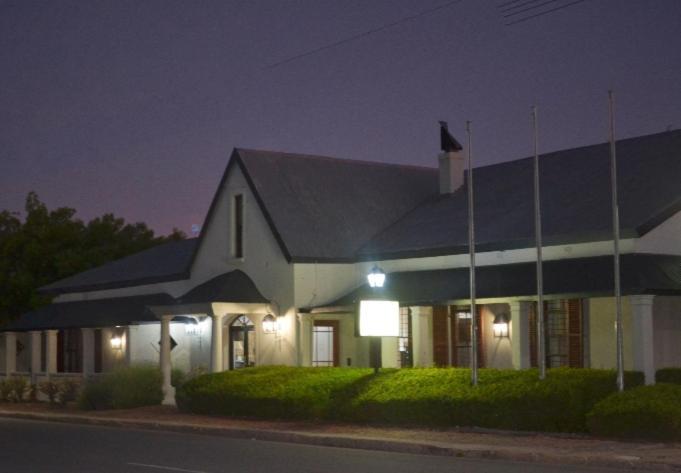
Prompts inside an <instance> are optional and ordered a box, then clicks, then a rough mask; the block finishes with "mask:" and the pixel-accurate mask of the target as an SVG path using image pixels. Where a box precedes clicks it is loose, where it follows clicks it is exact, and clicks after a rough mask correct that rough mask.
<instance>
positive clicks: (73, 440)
mask: <svg viewBox="0 0 681 473" xmlns="http://www.w3.org/2000/svg"><path fill="white" fill-rule="evenodd" d="M574 471H584V472H604V473H605V472H609V473H613V472H615V471H619V470H616V469H607V468H589V467H575V466H556V465H540V464H536V463H514V462H505V461H487V460H470V459H462V458H452V457H438V456H426V455H408V454H399V453H388V452H374V451H368V450H350V449H342V448H331V447H317V446H307V445H296V444H286V443H275V442H262V441H255V440H249V439H243V440H241V439H231V438H225V437H218V436H209V435H198V434H183V433H173V432H161V431H146V430H132V429H118V428H112V427H98V426H85V425H74V424H59V423H50V422H36V421H24V420H15V419H0V472H3V473H4V472H40V473H51V472H55V473H60V472H97V473H110V472H111V473H113V472H117V473H120V472H126V473H128V472H129V473H163V472H167V473H173V472H174V473H183V472H184V473H219V472H239V473H260V472H262V473H280V472H282V473H283V472H286V473H288V472H290V473H308V472H309V473H341V472H342V473H377V472H389V473H402V472H418V473H430V472H448V473H454V472H465V473H475V472H489V473H495V472H499V473H502V472H503V473H516V472H517V473H521V472H522V473H532V472H564V473H567V472H574Z"/></svg>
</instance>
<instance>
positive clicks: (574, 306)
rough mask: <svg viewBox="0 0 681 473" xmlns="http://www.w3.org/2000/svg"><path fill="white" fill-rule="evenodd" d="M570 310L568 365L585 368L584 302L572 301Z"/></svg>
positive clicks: (568, 302) (569, 305)
mask: <svg viewBox="0 0 681 473" xmlns="http://www.w3.org/2000/svg"><path fill="white" fill-rule="evenodd" d="M567 309H568V363H569V366H570V367H571V368H582V367H584V349H583V343H582V340H583V339H582V301H581V299H570V300H568V301H567Z"/></svg>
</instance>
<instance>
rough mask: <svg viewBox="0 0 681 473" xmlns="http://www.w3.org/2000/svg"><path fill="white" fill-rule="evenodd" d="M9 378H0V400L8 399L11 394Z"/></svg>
mask: <svg viewBox="0 0 681 473" xmlns="http://www.w3.org/2000/svg"><path fill="white" fill-rule="evenodd" d="M8 381H9V380H7V379H3V380H0V401H2V402H6V401H9V400H10V397H11V396H12V389H13V388H12V385H11V384H10V383H9V382H8Z"/></svg>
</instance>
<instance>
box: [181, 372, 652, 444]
mask: <svg viewBox="0 0 681 473" xmlns="http://www.w3.org/2000/svg"><path fill="white" fill-rule="evenodd" d="M479 373H480V376H479V385H478V386H477V387H472V386H471V385H470V370H468V369H457V368H414V369H401V370H382V371H381V372H380V373H379V374H378V375H373V374H372V371H371V370H367V369H357V368H293V367H264V368H253V369H244V370H238V371H230V372H225V373H217V374H211V375H206V376H200V377H198V378H196V379H194V380H192V381H189V382H187V383H185V384H184V385H183V386H181V387H180V389H178V392H177V396H176V397H177V402H178V406H179V408H180V409H181V410H183V411H188V412H194V413H200V414H217V415H228V416H244V417H257V418H275V419H325V420H335V421H350V422H363V423H381V424H398V425H425V426H455V425H460V426H478V427H489V428H504V429H516V430H537V431H554V432H583V431H586V414H587V413H588V412H589V411H590V410H591V409H592V408H593V406H594V405H595V404H596V403H597V402H598V401H600V400H602V399H604V398H605V397H607V396H608V395H610V394H611V393H613V392H615V391H616V382H615V378H616V377H615V372H614V371H609V370H588V369H553V370H549V372H548V376H547V379H546V380H545V381H539V379H538V374H537V371H536V370H525V371H515V370H493V369H481V370H480V372H479ZM626 383H627V385H628V386H634V385H641V384H642V383H643V375H642V374H641V373H627V375H626Z"/></svg>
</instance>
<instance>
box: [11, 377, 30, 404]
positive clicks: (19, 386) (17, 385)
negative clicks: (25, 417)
mask: <svg viewBox="0 0 681 473" xmlns="http://www.w3.org/2000/svg"><path fill="white" fill-rule="evenodd" d="M7 384H9V386H10V395H9V400H10V401H12V402H23V401H24V398H25V397H26V394H28V389H29V386H30V383H29V382H28V381H27V380H26V378H24V377H23V376H13V377H11V378H9V379H8V380H7Z"/></svg>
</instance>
